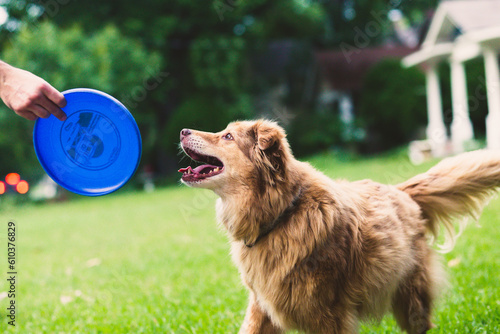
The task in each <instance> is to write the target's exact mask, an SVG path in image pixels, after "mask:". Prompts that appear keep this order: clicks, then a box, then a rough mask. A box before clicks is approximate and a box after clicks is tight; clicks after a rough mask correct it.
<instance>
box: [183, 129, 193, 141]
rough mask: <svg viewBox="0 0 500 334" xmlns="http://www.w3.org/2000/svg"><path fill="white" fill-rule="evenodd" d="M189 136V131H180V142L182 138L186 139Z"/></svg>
mask: <svg viewBox="0 0 500 334" xmlns="http://www.w3.org/2000/svg"><path fill="white" fill-rule="evenodd" d="M190 134H191V130H189V129H182V130H181V140H182V139H183V138H184V137H187V136H189V135H190Z"/></svg>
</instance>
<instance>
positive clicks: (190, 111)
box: [163, 94, 253, 154]
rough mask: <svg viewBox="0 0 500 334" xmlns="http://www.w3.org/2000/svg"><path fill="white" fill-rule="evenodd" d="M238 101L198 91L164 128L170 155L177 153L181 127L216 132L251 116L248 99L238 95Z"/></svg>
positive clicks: (178, 109)
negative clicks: (226, 99)
mask: <svg viewBox="0 0 500 334" xmlns="http://www.w3.org/2000/svg"><path fill="white" fill-rule="evenodd" d="M237 98H238V100H234V101H229V102H227V101H225V100H223V99H222V98H220V97H214V96H212V95H209V94H198V95H195V96H193V97H192V98H190V99H189V100H187V101H185V102H184V103H183V104H182V105H180V106H179V108H177V110H176V111H175V113H174V114H173V115H172V117H171V118H170V121H169V122H168V123H167V125H166V128H165V131H164V133H165V136H164V138H163V140H164V141H165V147H166V148H167V151H168V152H170V153H171V154H175V153H176V152H177V144H178V143H179V132H180V130H181V129H183V128H190V129H197V130H201V131H208V132H219V131H221V130H223V129H224V128H225V127H226V126H227V124H228V123H229V122H232V121H235V120H238V119H247V118H250V117H251V115H252V112H253V111H252V109H251V100H250V97H249V96H248V95H244V94H240V95H238V96H237Z"/></svg>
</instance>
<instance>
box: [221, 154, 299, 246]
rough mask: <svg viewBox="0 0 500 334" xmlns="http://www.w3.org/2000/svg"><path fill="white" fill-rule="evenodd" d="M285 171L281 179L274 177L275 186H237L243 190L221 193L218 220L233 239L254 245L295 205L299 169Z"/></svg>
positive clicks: (290, 162) (290, 163)
mask: <svg viewBox="0 0 500 334" xmlns="http://www.w3.org/2000/svg"><path fill="white" fill-rule="evenodd" d="M291 165H292V161H289V167H292V166H291ZM293 165H294V164H293ZM283 172H284V173H283V174H282V177H281V180H279V181H276V180H275V181H276V182H274V184H273V185H270V184H268V183H266V184H265V185H264V187H262V185H260V186H259V185H258V184H252V185H245V186H244V187H241V186H236V187H234V189H244V190H241V191H240V192H238V193H229V194H224V195H223V194H221V195H222V196H220V197H221V203H220V204H221V205H218V207H217V211H218V212H217V214H218V218H219V222H220V223H222V225H223V226H224V227H225V228H226V230H227V231H228V233H229V235H230V236H231V238H232V239H233V240H238V241H242V242H244V243H245V244H246V245H254V244H255V242H256V241H257V240H258V239H259V236H261V234H263V233H265V231H266V230H267V229H269V228H270V227H271V225H272V224H274V223H275V221H276V220H277V219H278V217H280V215H281V214H282V213H283V212H284V211H285V210H287V208H289V207H290V206H291V205H292V203H293V202H294V200H295V198H296V197H297V194H298V192H299V191H300V190H299V183H298V182H297V181H296V180H297V176H296V174H297V172H296V171H294V170H293V168H288V169H287V170H286V171H283ZM259 181H260V180H258V182H259ZM259 188H261V189H259ZM259 190H260V191H259Z"/></svg>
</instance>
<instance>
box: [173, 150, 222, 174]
mask: <svg viewBox="0 0 500 334" xmlns="http://www.w3.org/2000/svg"><path fill="white" fill-rule="evenodd" d="M184 152H186V154H187V155H188V156H189V157H190V158H191V159H193V160H194V161H197V162H201V163H203V164H202V165H201V166H198V167H195V168H192V167H191V166H188V167H186V168H181V169H179V172H180V173H182V180H183V181H186V182H194V181H201V180H204V179H207V178H209V177H212V176H215V175H219V174H220V173H222V172H223V171H224V164H223V163H222V161H220V160H219V159H217V158H216V157H212V156H209V155H203V154H200V153H198V152H195V151H193V150H191V149H189V148H186V147H184Z"/></svg>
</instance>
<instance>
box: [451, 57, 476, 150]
mask: <svg viewBox="0 0 500 334" xmlns="http://www.w3.org/2000/svg"><path fill="white" fill-rule="evenodd" d="M450 65H451V94H452V101H451V102H452V107H453V122H452V123H451V141H452V143H453V149H454V150H455V152H462V151H463V150H464V144H465V142H467V141H469V140H472V139H473V138H474V130H473V129H472V122H471V121H470V117H469V104H468V99H467V79H466V77H465V68H464V64H463V63H462V62H460V61H455V60H452V61H451V64H450Z"/></svg>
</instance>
